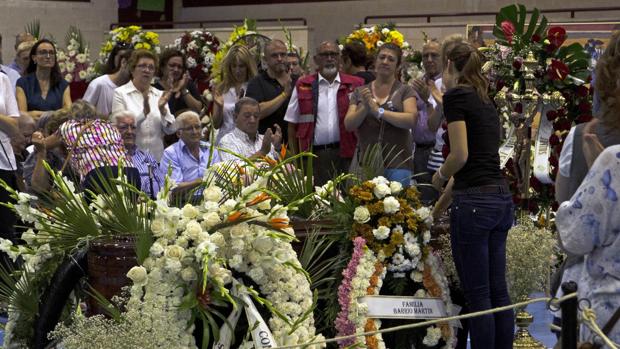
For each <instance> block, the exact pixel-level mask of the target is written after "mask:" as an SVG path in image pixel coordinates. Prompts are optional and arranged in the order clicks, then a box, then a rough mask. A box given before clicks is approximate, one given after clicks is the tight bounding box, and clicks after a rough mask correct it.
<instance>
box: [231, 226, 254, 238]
mask: <svg viewBox="0 0 620 349" xmlns="http://www.w3.org/2000/svg"><path fill="white" fill-rule="evenodd" d="M249 230H250V226H249V225H248V224H247V223H240V224H237V225H235V226H233V227H232V228H230V237H231V238H234V239H242V238H243V237H244V236H245V235H247V234H248V232H249Z"/></svg>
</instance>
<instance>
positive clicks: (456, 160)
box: [433, 43, 514, 349]
mask: <svg viewBox="0 0 620 349" xmlns="http://www.w3.org/2000/svg"><path fill="white" fill-rule="evenodd" d="M446 58H447V59H448V64H447V68H446V69H444V72H443V82H444V84H445V86H446V88H447V89H448V90H447V91H446V93H445V94H444V96H443V103H444V114H445V116H446V118H447V120H448V134H449V135H450V154H449V155H448V157H447V158H446V161H445V163H444V164H443V165H442V166H441V167H440V168H439V169H438V170H437V172H435V175H434V176H433V186H435V188H437V189H438V190H439V189H441V187H442V186H443V185H444V184H445V182H446V181H448V179H449V178H450V177H453V180H451V181H450V183H449V185H448V187H447V189H446V190H451V191H452V199H453V201H452V212H451V217H450V235H451V240H452V254H453V257H454V262H455V265H456V268H457V272H458V275H459V278H460V281H461V287H462V288H463V292H464V293H465V298H466V300H467V303H468V306H469V309H470V311H472V312H477V311H482V310H487V309H491V308H496V307H501V306H504V305H508V304H510V298H509V296H508V288H507V286H506V236H507V233H508V230H509V229H510V227H511V226H512V223H513V220H514V209H513V203H512V196H511V194H510V191H509V190H508V186H507V184H506V182H505V180H504V178H503V176H502V173H501V172H500V168H499V155H498V148H499V126H500V125H499V118H498V115H497V111H496V110H495V107H494V106H493V104H492V103H491V101H490V100H489V97H488V95H487V88H488V82H487V80H486V79H485V78H484V76H483V75H482V74H481V66H482V60H481V57H480V54H479V53H478V51H477V50H476V49H474V48H473V47H472V46H471V45H470V44H468V43H460V44H457V45H456V46H454V48H452V49H451V50H450V51H449V52H447V55H446ZM513 317H514V314H513V312H512V311H504V312H500V313H495V314H494V315H493V314H491V315H485V316H479V317H475V318H472V319H470V331H471V332H470V336H471V343H472V348H473V349H477V348H484V349H487V348H495V349H503V348H512V340H513V329H514V322H513V321H514V319H513Z"/></svg>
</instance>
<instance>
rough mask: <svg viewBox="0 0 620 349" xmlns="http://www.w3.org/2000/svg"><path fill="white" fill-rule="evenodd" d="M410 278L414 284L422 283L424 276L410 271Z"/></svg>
mask: <svg viewBox="0 0 620 349" xmlns="http://www.w3.org/2000/svg"><path fill="white" fill-rule="evenodd" d="M410 276H411V280H413V281H415V282H422V280H423V279H424V275H422V273H420V272H419V271H412V272H411V275H410Z"/></svg>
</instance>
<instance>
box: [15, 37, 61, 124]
mask: <svg viewBox="0 0 620 349" xmlns="http://www.w3.org/2000/svg"><path fill="white" fill-rule="evenodd" d="M25 74H26V75H24V76H22V77H21V78H20V79H19V80H17V88H16V90H15V97H16V98H17V105H18V107H19V111H21V112H27V113H28V114H30V116H32V118H33V119H34V120H35V121H37V120H38V119H39V117H40V116H41V114H43V113H44V112H46V111H54V110H58V109H61V108H68V107H70V106H71V94H70V91H69V83H67V82H66V81H65V79H63V77H62V75H61V74H60V68H59V67H58V62H57V60H56V47H55V46H54V44H53V43H52V42H51V41H50V40H47V39H41V40H39V41H37V42H36V43H35V44H34V46H32V49H31V50H30V64H29V65H28V68H26V71H25Z"/></svg>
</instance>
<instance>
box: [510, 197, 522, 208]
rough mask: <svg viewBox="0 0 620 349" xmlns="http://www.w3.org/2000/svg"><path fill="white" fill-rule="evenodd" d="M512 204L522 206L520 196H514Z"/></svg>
mask: <svg viewBox="0 0 620 349" xmlns="http://www.w3.org/2000/svg"><path fill="white" fill-rule="evenodd" d="M512 202H513V203H514V204H515V205H517V206H520V205H521V198H520V197H519V196H517V194H515V195H513V197H512Z"/></svg>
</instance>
